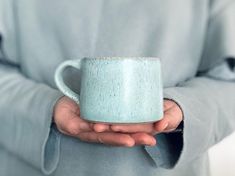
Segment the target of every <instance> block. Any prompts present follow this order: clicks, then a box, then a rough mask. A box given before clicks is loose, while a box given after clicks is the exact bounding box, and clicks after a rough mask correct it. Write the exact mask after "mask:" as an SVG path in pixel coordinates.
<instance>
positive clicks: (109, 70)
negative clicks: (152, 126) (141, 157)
mask: <svg viewBox="0 0 235 176" xmlns="http://www.w3.org/2000/svg"><path fill="white" fill-rule="evenodd" d="M162 92H163V90H162V79H161V64H160V60H159V59H158V58H145V57H144V58H135V57H131V58H128V57H121V58H120V57H103V58H84V59H83V60H82V63H81V89H80V113H81V117H82V118H83V119H85V120H88V121H92V122H104V123H143V122H154V121H158V120H160V119H161V118H162V117H163V95H162Z"/></svg>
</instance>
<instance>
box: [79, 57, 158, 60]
mask: <svg viewBox="0 0 235 176" xmlns="http://www.w3.org/2000/svg"><path fill="white" fill-rule="evenodd" d="M83 59H88V60H91V59H92V60H147V61H161V59H160V58H159V57H140V56H138V57H135V56H120V57H119V56H98V57H84V58H83Z"/></svg>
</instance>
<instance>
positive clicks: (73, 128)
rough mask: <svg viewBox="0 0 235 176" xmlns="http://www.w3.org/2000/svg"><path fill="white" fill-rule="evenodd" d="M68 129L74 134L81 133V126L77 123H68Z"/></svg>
mask: <svg viewBox="0 0 235 176" xmlns="http://www.w3.org/2000/svg"><path fill="white" fill-rule="evenodd" d="M67 131H68V132H69V133H70V134H72V135H77V134H79V126H78V125H76V124H75V123H68V124H67Z"/></svg>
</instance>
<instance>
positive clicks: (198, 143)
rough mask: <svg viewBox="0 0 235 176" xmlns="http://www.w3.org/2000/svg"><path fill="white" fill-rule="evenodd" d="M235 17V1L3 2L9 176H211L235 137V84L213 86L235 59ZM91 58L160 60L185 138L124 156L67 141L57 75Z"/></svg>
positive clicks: (3, 164)
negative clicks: (60, 124)
mask: <svg viewBox="0 0 235 176" xmlns="http://www.w3.org/2000/svg"><path fill="white" fill-rule="evenodd" d="M234 19H235V1H234V0H179V1H177V2H176V1H172V0H146V1H143V0H113V1H106V0H96V1H94V0H71V1H68V0H60V1H56V0H0V36H1V41H0V47H1V52H0V97H1V98H0V176H25V175H30V176H42V175H56V176H65V175H69V176H75V175H76V176H77V175H78V176H110V175H112V176H142V175H145V176H156V175H157V176H189V175H191V176H198V175H202V176H208V175H209V168H208V157H207V150H208V148H209V147H211V146H212V145H214V144H216V143H218V142H219V141H221V140H222V139H223V138H224V137H225V136H227V135H228V134H230V133H231V132H232V131H233V130H234V129H235V118H234V114H235V108H234V107H235V84H234V82H229V81H223V80H217V79H214V78H211V76H215V77H217V78H219V79H221V78H223V77H224V76H223V75H222V73H221V72H218V71H215V72H214V71H212V70H214V69H215V68H219V67H220V66H221V64H222V63H223V64H225V62H223V61H224V59H226V58H228V57H233V58H234V57H235V32H234V31H235V20H234ZM85 56H92V57H96V56H148V57H150V56H156V57H160V58H161V60H162V70H163V82H164V94H165V97H166V98H170V99H173V100H175V101H176V102H178V103H179V105H180V106H181V107H182V109H183V111H184V132H183V135H182V134H180V133H176V134H161V135H158V136H156V137H157V138H158V145H157V146H155V147H146V146H137V147H133V148H125V147H111V146H106V145H103V144H93V143H86V142H82V141H80V140H79V139H75V138H72V137H68V136H64V135H62V134H60V133H59V132H58V130H57V129H56V128H55V126H54V125H52V126H51V119H52V114H53V113H52V112H53V106H54V104H55V102H56V101H57V100H58V99H59V98H60V97H61V96H62V94H61V93H60V92H59V91H58V90H57V89H56V86H55V83H54V81H53V77H54V71H55V69H56V67H57V66H58V65H59V64H60V63H61V62H63V61H64V60H66V59H77V58H83V57H85ZM225 65H227V64H225ZM216 66H217V67H216ZM224 68H225V67H224ZM226 69H227V67H226ZM209 70H210V72H209V73H207V74H205V73H206V72H208V71H209ZM198 72H200V73H201V74H200V77H198V74H197V73H198ZM71 75H72V76H71ZM75 75H76V72H74V71H73V70H68V71H67V73H66V77H67V79H66V80H67V83H68V84H70V86H71V87H74V88H76V87H77V86H76V84H75V82H74V81H73V80H74V79H75ZM208 75H209V76H208ZM73 78H74V79H73Z"/></svg>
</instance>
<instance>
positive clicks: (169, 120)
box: [154, 112, 181, 132]
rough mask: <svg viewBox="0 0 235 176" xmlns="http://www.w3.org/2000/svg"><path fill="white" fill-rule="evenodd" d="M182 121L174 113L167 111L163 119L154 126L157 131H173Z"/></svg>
mask: <svg viewBox="0 0 235 176" xmlns="http://www.w3.org/2000/svg"><path fill="white" fill-rule="evenodd" d="M180 121H181V120H180V119H179V118H178V117H177V116H175V115H174V114H173V115H172V114H171V113H168V112H166V113H165V114H164V117H163V119H162V120H160V121H158V122H156V123H155V124H154V128H155V130H156V131H157V132H164V131H169V130H171V131H172V130H174V129H175V128H177V126H178V125H179V123H180Z"/></svg>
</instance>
